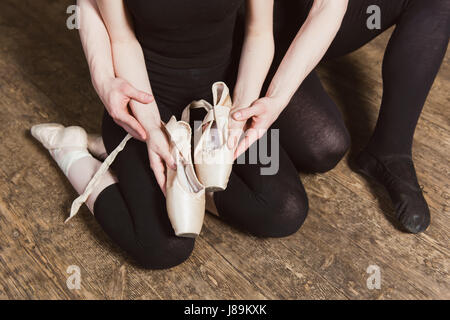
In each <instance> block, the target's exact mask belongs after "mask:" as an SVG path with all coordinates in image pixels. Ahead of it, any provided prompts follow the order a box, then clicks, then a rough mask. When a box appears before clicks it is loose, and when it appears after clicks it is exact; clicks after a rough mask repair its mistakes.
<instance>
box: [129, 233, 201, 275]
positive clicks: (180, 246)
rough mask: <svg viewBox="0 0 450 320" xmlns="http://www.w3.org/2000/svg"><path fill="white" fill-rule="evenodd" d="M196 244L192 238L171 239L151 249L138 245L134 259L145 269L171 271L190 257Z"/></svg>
mask: <svg viewBox="0 0 450 320" xmlns="http://www.w3.org/2000/svg"><path fill="white" fill-rule="evenodd" d="M194 243H195V240H194V239H191V238H171V239H166V241H164V242H161V243H159V244H155V245H153V246H151V247H149V246H142V245H138V249H137V250H136V253H135V254H134V258H135V259H136V260H137V262H138V264H139V265H140V266H142V267H143V268H145V269H151V270H155V269H170V268H173V267H175V266H177V265H179V264H181V263H183V262H184V261H186V260H187V259H188V258H189V257H190V255H191V253H192V251H193V249H194Z"/></svg>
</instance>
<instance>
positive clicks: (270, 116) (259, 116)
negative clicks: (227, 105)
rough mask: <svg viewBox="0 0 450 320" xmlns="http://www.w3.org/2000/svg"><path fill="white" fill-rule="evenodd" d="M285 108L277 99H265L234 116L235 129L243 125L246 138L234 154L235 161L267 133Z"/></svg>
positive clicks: (240, 110) (236, 112) (238, 111)
mask: <svg viewBox="0 0 450 320" xmlns="http://www.w3.org/2000/svg"><path fill="white" fill-rule="evenodd" d="M284 107H285V104H284V103H282V102H281V101H278V100H277V99H276V98H269V97H264V98H261V99H258V100H256V101H255V102H253V103H252V104H251V105H250V107H248V108H243V109H239V110H237V111H235V112H234V113H233V114H232V118H233V119H234V121H236V124H234V126H235V128H237V126H238V125H241V126H242V128H243V130H245V136H244V138H243V139H242V140H241V142H240V143H239V145H238V146H237V148H236V151H235V153H234V158H235V159H236V158H237V157H239V156H240V155H241V154H242V153H244V152H245V150H247V149H248V148H249V147H250V146H251V145H252V144H253V143H254V142H255V141H257V140H258V139H259V138H261V137H262V136H263V135H264V133H266V132H267V130H268V129H269V128H270V126H271V125H272V124H273V123H274V122H275V120H276V119H277V118H278V116H279V115H280V113H281V111H283V109H284ZM231 143H232V142H231Z"/></svg>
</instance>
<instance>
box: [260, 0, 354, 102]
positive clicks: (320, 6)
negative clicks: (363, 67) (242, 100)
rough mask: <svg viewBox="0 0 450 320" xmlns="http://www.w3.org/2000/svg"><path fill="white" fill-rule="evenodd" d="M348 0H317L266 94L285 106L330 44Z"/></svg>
mask: <svg viewBox="0 0 450 320" xmlns="http://www.w3.org/2000/svg"><path fill="white" fill-rule="evenodd" d="M346 8H347V0H328V1H326V0H323V1H322V0H316V1H315V2H314V4H313V7H312V9H311V12H310V13H309V15H308V17H307V19H306V21H305V23H304V24H303V26H302V27H301V29H300V30H299V32H298V33H297V35H296V37H295V39H294V41H293V42H292V44H291V46H290V47H289V49H288V51H287V52H286V55H285V56H284V58H283V60H282V62H281V64H280V66H279V68H278V70H277V72H276V74H275V76H274V78H273V79H272V82H271V84H270V86H269V89H268V91H267V93H266V96H267V97H271V98H274V99H276V100H278V101H280V104H281V105H282V106H283V107H285V106H286V105H287V103H288V102H289V101H290V99H291V98H292V96H293V95H294V93H295V92H296V91H297V89H298V87H299V86H300V84H301V83H302V82H303V80H304V79H305V78H306V76H307V75H308V74H309V73H310V72H311V71H312V70H313V69H314V68H315V67H316V65H317V64H318V63H319V62H320V60H321V59H322V57H323V56H324V54H325V53H326V51H327V49H328V47H329V46H330V44H331V43H332V41H333V39H334V37H335V36H336V33H337V32H338V30H339V27H340V25H341V23H342V19H343V17H344V14H345V12H346Z"/></svg>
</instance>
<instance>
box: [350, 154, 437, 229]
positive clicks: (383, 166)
mask: <svg viewBox="0 0 450 320" xmlns="http://www.w3.org/2000/svg"><path fill="white" fill-rule="evenodd" d="M354 165H355V169H356V171H357V172H359V173H361V174H363V175H365V176H367V177H369V178H372V179H374V180H375V181H377V182H378V183H380V184H381V185H383V186H384V187H385V188H386V190H387V192H388V193H389V196H390V197H391V200H392V202H393V204H394V208H395V217H396V219H397V220H398V221H399V223H400V224H401V226H402V227H404V228H405V229H406V231H408V232H410V233H419V232H423V231H425V230H426V229H427V228H428V226H429V225H430V210H429V208H428V204H427V202H426V200H425V198H424V197H423V193H422V189H421V187H420V186H419V183H418V181H417V176H416V170H415V169H414V163H413V161H412V159H411V157H410V156H407V155H395V156H385V157H377V156H375V155H374V154H372V153H370V152H369V151H367V150H363V151H362V152H361V153H360V154H359V155H358V156H357V157H356V159H355V163H354Z"/></svg>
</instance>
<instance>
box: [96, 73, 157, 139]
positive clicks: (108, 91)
mask: <svg viewBox="0 0 450 320" xmlns="http://www.w3.org/2000/svg"><path fill="white" fill-rule="evenodd" d="M99 91H100V92H98V94H99V96H100V99H101V100H102V102H103V104H104V105H105V108H106V110H107V111H108V113H109V115H110V116H111V117H112V118H113V120H114V122H115V123H117V124H118V125H119V126H121V127H122V128H124V129H125V131H127V132H128V133H129V134H131V135H132V136H133V137H134V138H136V139H138V140H141V141H146V140H147V134H146V132H145V130H144V127H143V126H142V125H141V124H140V123H139V121H137V120H136V118H135V117H134V116H133V115H132V114H130V111H129V108H128V104H129V103H130V101H131V100H136V101H137V102H140V103H142V104H149V103H151V102H153V100H154V98H153V96H152V95H151V94H149V93H146V92H143V91H140V90H137V89H136V88H134V87H133V86H132V85H131V84H129V83H128V82H127V81H125V80H123V79H120V78H112V79H111V80H110V81H106V82H105V83H104V85H103V87H102V89H101V90H99Z"/></svg>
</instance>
